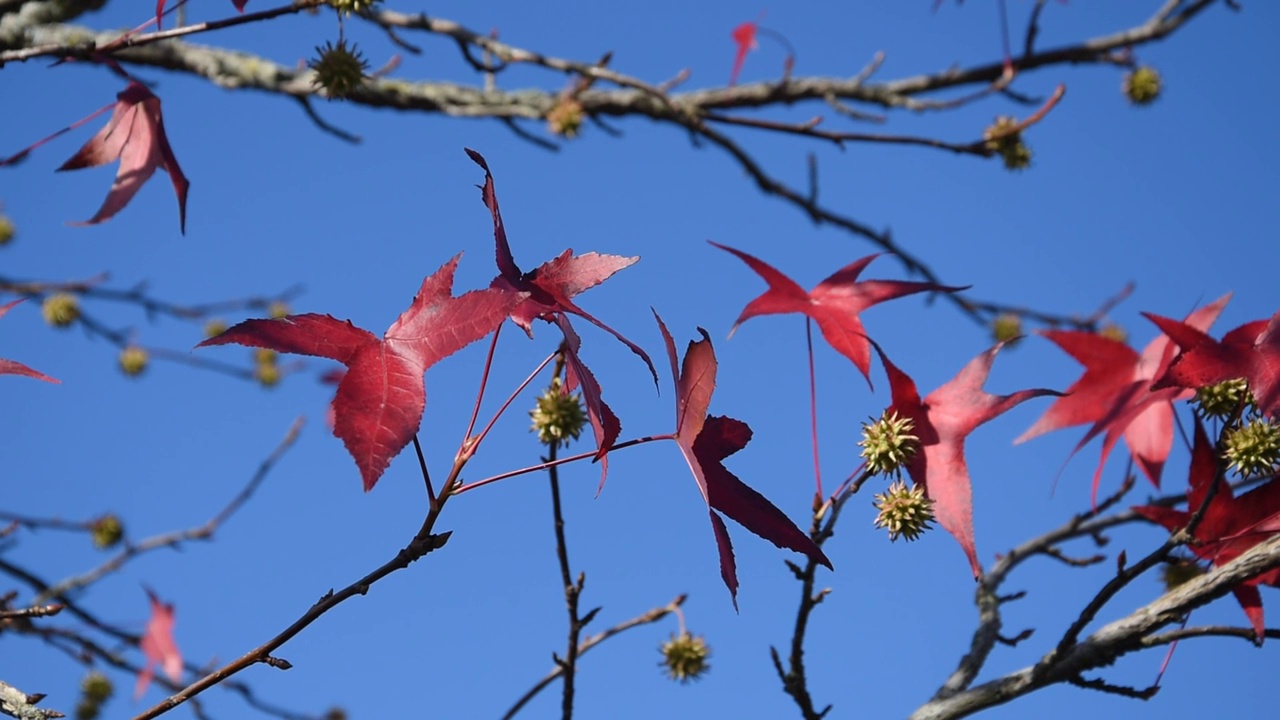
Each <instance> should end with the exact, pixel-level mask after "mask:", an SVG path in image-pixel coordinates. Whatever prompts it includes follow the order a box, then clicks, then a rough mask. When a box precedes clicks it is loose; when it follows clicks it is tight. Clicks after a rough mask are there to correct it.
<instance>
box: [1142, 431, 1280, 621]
mask: <svg viewBox="0 0 1280 720" xmlns="http://www.w3.org/2000/svg"><path fill="white" fill-rule="evenodd" d="M1218 463H1219V460H1218V458H1217V456H1216V453H1215V452H1214V447H1213V442H1212V441H1211V440H1210V439H1209V436H1208V435H1207V434H1206V433H1205V431H1204V426H1203V425H1201V424H1200V423H1199V422H1197V423H1196V439H1195V448H1194V449H1193V450H1192V455H1191V471H1190V473H1189V478H1188V480H1189V484H1190V486H1191V487H1190V492H1188V494H1187V502H1188V510H1185V511H1184V510H1175V509H1173V508H1168V507H1161V506H1158V505H1144V506H1140V507H1135V508H1133V510H1134V512H1136V513H1138V514H1139V515H1141V516H1143V517H1145V518H1146V519H1148V520H1150V521H1151V522H1154V523H1157V524H1159V525H1163V526H1164V527H1165V528H1166V529H1168V530H1169V531H1170V532H1174V531H1177V530H1179V529H1182V528H1185V527H1186V526H1187V524H1188V522H1189V521H1190V520H1191V516H1192V514H1193V513H1194V512H1195V511H1196V510H1197V509H1198V508H1199V507H1200V506H1201V505H1202V504H1203V503H1204V500H1205V498H1206V497H1207V496H1208V492H1209V488H1210V487H1211V486H1212V485H1213V484H1214V483H1215V482H1216V483H1217V490H1216V491H1215V493H1214V496H1213V499H1212V500H1211V501H1210V502H1209V506H1208V507H1207V508H1205V512H1204V517H1203V518H1202V519H1201V522H1200V524H1199V525H1198V526H1197V527H1196V530H1195V533H1194V537H1195V539H1196V542H1195V543H1192V544H1190V545H1189V546H1188V547H1189V548H1190V550H1191V552H1193V553H1195V554H1196V556H1198V557H1200V558H1201V559H1203V560H1207V561H1209V562H1210V563H1212V564H1214V565H1225V564H1226V563H1229V562H1231V561H1232V560H1234V559H1236V558H1237V557H1240V555H1242V554H1243V553H1244V552H1245V551H1247V550H1248V549H1249V548H1252V547H1253V546H1254V545H1257V544H1258V543H1260V542H1262V541H1263V540H1266V539H1267V538H1269V537H1271V536H1272V535H1275V534H1276V533H1277V532H1280V481H1277V480H1276V479H1274V478H1273V479H1271V480H1268V481H1267V482H1265V483H1263V484H1262V485H1259V486H1258V487H1255V488H1254V489H1252V490H1250V491H1249V492H1247V493H1245V494H1243V495H1241V496H1240V497H1234V495H1233V493H1232V491H1231V486H1230V485H1229V484H1228V483H1227V482H1226V480H1225V479H1224V478H1222V477H1220V476H1219V467H1218ZM1260 584H1261V585H1272V586H1275V587H1280V568H1275V569H1272V570H1268V571H1267V572H1264V573H1262V574H1261V575H1258V576H1256V577H1253V578H1251V579H1249V580H1247V581H1245V582H1244V583H1242V584H1240V585H1238V586H1236V587H1235V588H1233V590H1232V592H1233V593H1234V594H1235V596H1236V600H1237V601H1238V602H1239V603H1240V607H1241V608H1242V609H1243V610H1244V612H1245V615H1246V616H1247V617H1248V618H1249V623H1250V624H1251V625H1252V626H1253V629H1254V632H1256V633H1257V634H1258V637H1259V638H1262V637H1263V630H1264V629H1265V625H1264V622H1263V616H1262V597H1261V595H1260V594H1259V593H1258V590H1257V586H1258V585H1260Z"/></svg>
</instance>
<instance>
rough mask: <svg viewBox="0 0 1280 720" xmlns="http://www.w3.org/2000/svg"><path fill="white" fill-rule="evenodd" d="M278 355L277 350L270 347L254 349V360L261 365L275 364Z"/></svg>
mask: <svg viewBox="0 0 1280 720" xmlns="http://www.w3.org/2000/svg"><path fill="white" fill-rule="evenodd" d="M277 357H278V356H277V355H276V351H275V350H272V349H270V348H254V349H253V361H254V362H255V363H257V364H259V365H274V364H275V362H276V358H277Z"/></svg>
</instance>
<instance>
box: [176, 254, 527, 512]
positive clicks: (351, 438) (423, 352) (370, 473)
mask: <svg viewBox="0 0 1280 720" xmlns="http://www.w3.org/2000/svg"><path fill="white" fill-rule="evenodd" d="M459 257H461V256H454V258H453V259H452V260H450V261H449V262H447V263H445V264H444V266H443V267H441V268H440V269H439V270H437V271H436V272H435V273H434V274H432V275H430V276H428V277H427V278H426V279H424V280H423V281H422V287H421V288H420V289H419V290H418V294H417V295H416V296H415V297H414V299H413V303H412V304H410V306H409V309H407V310H405V311H404V312H403V313H401V314H400V317H399V318H397V319H396V321H395V323H393V324H392V325H391V327H390V328H388V329H387V332H386V334H385V335H384V336H383V338H382V339H378V338H377V337H376V336H374V335H373V333H370V332H368V331H367V330H362V329H360V328H358V327H356V326H354V325H352V324H351V322H350V321H346V320H337V319H335V318H333V317H331V316H329V315H315V314H307V315H290V316H288V317H284V318H280V319H278V320H246V321H244V322H242V323H239V324H237V325H235V326H233V327H231V328H228V329H227V330H226V331H225V332H223V333H222V334H221V335H218V336H216V337H213V338H210V339H208V340H205V341H204V342H202V343H200V344H199V345H197V346H196V347H203V346H206V345H226V344H229V343H235V344H239V345H248V346H251V347H262V348H270V349H272V350H275V351H277V352H288V353H298V354H302V355H314V356H318V357H324V358H328V359H330V360H336V361H338V362H340V363H342V364H343V365H346V366H347V371H346V373H345V374H344V375H343V376H342V378H341V380H339V381H338V392H337V395H336V396H335V397H334V400H333V433H334V435H337V436H338V437H339V438H341V439H342V442H343V444H344V445H346V447H347V451H348V452H350V453H351V456H352V458H354V459H355V462H356V466H357V467H359V469H360V475H361V477H362V478H363V481H364V489H365V490H366V491H368V490H371V489H373V486H374V484H376V483H377V482H378V478H380V477H381V476H382V473H383V471H385V470H386V469H387V465H389V464H390V463H391V458H393V457H395V456H396V454H398V453H399V452H400V451H401V450H403V449H404V446H405V445H407V444H408V443H409V441H410V440H411V439H412V438H413V435H414V433H416V432H417V431H418V425H419V424H420V423H421V422H422V412H423V409H424V408H425V405H426V387H425V385H424V383H423V377H422V375H423V373H424V372H425V371H426V370H427V369H428V368H430V367H431V366H432V365H434V364H436V363H437V362H439V361H440V360H441V359H443V358H445V357H447V356H449V355H452V354H453V353H455V352H457V351H458V350H461V349H462V348H464V347H466V346H467V345H469V344H471V343H473V342H475V341H476V340H479V339H480V338H482V337H484V336H486V335H488V334H489V333H491V332H493V331H494V330H496V329H497V327H498V326H499V325H500V324H502V321H503V320H504V319H506V316H507V314H508V313H510V312H511V309H512V308H514V307H515V306H516V305H517V304H519V303H520V302H522V301H523V300H524V299H525V298H526V297H527V295H526V294H525V293H520V292H513V291H510V290H503V289H495V288H490V289H485V290H473V291H471V292H468V293H465V294H463V295H461V296H458V297H454V296H453V294H452V288H453V275H454V271H455V270H456V269H457V267H458V258H459Z"/></svg>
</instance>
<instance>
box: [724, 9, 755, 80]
mask: <svg viewBox="0 0 1280 720" xmlns="http://www.w3.org/2000/svg"><path fill="white" fill-rule="evenodd" d="M757 29H759V25H758V24H757V23H755V22H744V23H742V24H741V25H739V26H738V27H736V28H734V29H733V42H734V44H735V45H737V46H738V51H737V53H736V54H735V55H734V56H733V71H732V72H730V73H729V86H730V87H732V86H734V85H737V84H738V73H739V72H741V71H742V63H744V62H745V61H746V59H747V53H748V52H751V51H752V50H755V49H757V48H759V47H760V45H759V43H757V42H756V30H757Z"/></svg>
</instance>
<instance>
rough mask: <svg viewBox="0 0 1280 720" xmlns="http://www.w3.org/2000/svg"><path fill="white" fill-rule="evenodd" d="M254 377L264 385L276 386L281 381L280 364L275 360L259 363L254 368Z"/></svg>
mask: <svg viewBox="0 0 1280 720" xmlns="http://www.w3.org/2000/svg"><path fill="white" fill-rule="evenodd" d="M253 379H254V380H257V381H258V384H260V385H262V386H263V387H275V386H276V385H278V384H279V383H280V366H279V365H276V364H275V363H274V362H269V363H258V364H257V365H255V366H254V368H253Z"/></svg>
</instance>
